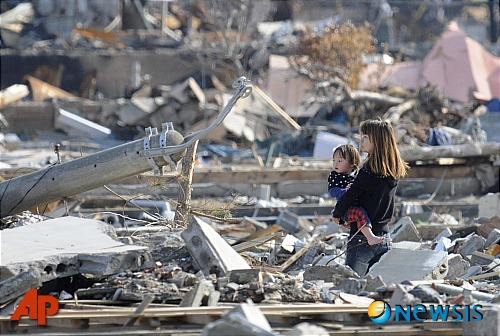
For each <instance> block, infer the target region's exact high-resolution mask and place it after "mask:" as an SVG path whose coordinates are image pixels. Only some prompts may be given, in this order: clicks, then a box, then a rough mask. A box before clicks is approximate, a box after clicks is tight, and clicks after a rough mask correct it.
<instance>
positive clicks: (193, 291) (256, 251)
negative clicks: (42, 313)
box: [0, 214, 500, 335]
mask: <svg viewBox="0 0 500 336" xmlns="http://www.w3.org/2000/svg"><path fill="white" fill-rule="evenodd" d="M31 220H32V223H27V221H24V222H22V221H19V223H18V224H19V225H21V226H16V227H13V228H11V229H5V230H3V231H2V240H3V241H2V245H3V249H2V265H1V267H0V269H1V271H2V272H1V273H2V279H1V280H2V282H1V284H2V286H0V288H1V289H0V293H1V295H0V297H1V298H2V299H1V300H2V301H1V302H0V303H1V304H2V314H1V315H2V317H1V318H0V319H1V320H2V321H6V320H8V318H9V316H10V315H11V314H12V312H13V310H14V308H15V307H16V304H17V303H18V302H19V300H20V299H21V298H22V296H23V295H24V294H25V293H26V291H27V290H28V289H30V288H33V287H39V291H40V292H41V293H47V294H48V293H50V294H51V295H54V296H56V297H57V298H58V299H59V302H60V305H61V308H62V309H61V310H60V312H61V313H63V314H66V312H69V311H72V310H75V309H81V308H83V307H85V306H87V305H89V306H88V308H92V307H95V308H94V309H96V308H97V309H109V308H110V307H112V306H114V307H115V309H117V311H119V310H120V309H123V312H124V318H125V317H127V318H131V315H130V310H127V308H126V307H133V306H135V305H136V304H138V303H141V302H142V304H141V305H142V306H143V307H142V310H141V312H139V313H137V312H136V315H134V316H135V317H136V319H137V318H142V317H144V318H147V316H149V314H151V312H149V313H148V310H149V309H153V311H154V310H155V309H160V307H161V310H162V311H164V313H167V312H168V310H169V309H177V308H176V307H179V308H188V307H189V308H193V309H194V308H196V307H204V306H207V307H213V308H216V307H225V309H226V310H225V311H226V314H224V315H223V316H221V315H219V318H220V320H219V319H217V318H216V317H212V318H211V319H212V320H213V321H214V322H213V323H209V324H207V325H205V327H204V328H203V332H204V333H205V334H206V335H219V333H218V332H219V331H220V329H219V328H221V325H223V326H225V327H229V326H230V327H231V328H232V329H231V330H234V331H236V330H238V331H239V332H248V330H259V328H263V329H264V330H267V332H268V333H269V334H273V335H278V334H280V333H277V331H276V330H274V331H273V329H272V328H273V327H272V326H273V323H271V324H269V322H268V321H267V319H266V318H265V316H266V315H268V314H269V316H272V313H269V312H268V311H267V310H266V309H268V308H269V309H270V308H271V307H275V306H276V305H278V307H279V306H280V305H285V307H288V306H287V305H289V304H298V303H301V304H314V305H317V304H318V303H322V304H329V305H333V306H334V307H337V308H338V309H339V310H338V312H339V313H342V307H343V306H344V308H345V309H346V310H348V308H349V307H351V305H356V306H357V307H364V309H365V312H364V314H366V312H367V310H366V309H368V306H369V305H370V303H371V302H374V301H377V300H383V301H386V302H388V303H389V304H390V305H391V307H395V306H396V305H401V306H403V307H404V306H407V305H410V306H415V305H419V304H425V305H429V304H431V305H432V304H438V305H460V306H468V305H475V304H479V305H481V308H482V309H483V310H480V312H481V313H482V314H484V316H486V315H488V314H490V310H491V311H492V312H494V311H495V309H496V311H497V310H498V303H499V302H500V291H499V290H498V289H499V288H500V287H499V285H500V269H499V267H500V259H499V256H500V218H499V217H498V216H494V217H492V218H489V219H487V218H479V219H477V220H476V221H475V222H474V223H472V224H471V225H468V226H466V227H462V228H461V229H459V230H456V231H455V232H454V233H452V231H451V230H450V229H448V228H447V229H445V230H444V231H443V232H441V233H439V234H438V235H437V236H436V237H434V239H432V240H422V238H421V237H420V234H419V232H418V230H417V228H416V226H415V225H414V224H413V222H412V220H411V218H410V217H402V218H400V219H399V220H398V221H397V222H396V223H395V224H394V225H393V226H392V227H391V232H390V235H391V239H392V241H393V249H392V250H390V251H389V252H387V253H386V254H385V255H384V256H383V257H382V258H381V260H380V261H379V262H378V263H377V264H375V265H373V267H372V268H371V269H370V271H369V273H368V274H367V275H366V276H365V277H360V276H359V275H358V274H356V273H355V272H353V271H352V270H351V269H350V268H349V267H347V266H344V265H343V263H344V261H343V256H344V253H345V248H344V246H345V244H346V241H347V233H346V232H344V229H343V228H341V227H340V226H338V225H337V224H335V223H333V222H326V223H325V224H324V225H320V226H315V225H313V223H312V222H309V221H307V220H304V219H303V218H300V217H298V216H293V215H292V214H284V215H283V216H280V218H279V220H278V221H277V223H276V224H274V225H267V224H266V223H263V222H259V221H256V220H252V219H251V218H249V219H246V220H244V221H242V222H241V223H239V224H232V225H230V226H229V227H228V225H227V224H225V225H221V223H220V222H218V221H217V220H213V219H208V218H205V219H203V218H201V217H199V216H190V219H189V225H188V226H187V228H185V229H183V228H173V227H172V226H169V225H156V226H146V227H144V230H139V229H137V231H136V232H132V231H130V230H121V231H120V232H119V234H118V235H117V232H118V230H117V231H115V229H114V228H113V226H112V225H110V224H106V223H104V222H102V221H96V220H90V219H83V218H77V217H61V218H57V219H52V220H43V221H38V222H37V220H36V219H34V218H31ZM23 224H25V225H23ZM148 231H149V232H148ZM42 232H43V234H41V233H42ZM219 232H220V234H219ZM249 233H250V234H249ZM30 237H33V238H30ZM35 237H38V238H35ZM90 237H91V238H90ZM21 243H22V244H24V246H25V250H26V251H33V252H34V254H33V255H29V254H26V253H23V254H19V253H16V248H15V246H18V245H19V244H21ZM409 260H410V261H411V262H408V261H409ZM26 269H29V272H26V271H25V270H26ZM75 304H76V305H75ZM150 304H151V306H149V305H150ZM235 304H236V306H235ZM96 305H98V306H96ZM247 305H249V307H247ZM118 306H119V307H123V308H119V307H118ZM98 307H101V308H98ZM231 307H233V310H230V312H228V311H229V309H230V308H231ZM266 307H268V308H266ZM298 307H300V306H298ZM322 307H324V306H322V305H319V306H318V307H317V308H316V312H315V313H312V312H309V314H313V316H312V317H311V316H310V319H309V322H310V324H311V325H313V326H314V328H317V330H320V331H321V332H319V333H311V330H310V329H307V330H308V331H302V333H299V334H300V335H311V334H315V335H323V334H325V335H326V334H328V333H332V332H333V333H334V329H337V328H339V327H338V325H336V326H335V328H334V329H331V327H329V326H328V323H326V322H327V321H328V320H329V318H327V317H322V315H321V314H322V313H321V311H322V309H323V308H322ZM246 309H251V312H252V313H251V314H258V315H261V316H262V318H261V319H259V320H257V319H255V316H253V315H247V314H244V318H242V317H240V318H239V319H234V318H233V316H232V315H233V314H236V313H235V311H239V310H244V311H245V310H246ZM261 310H262V312H260V311H261ZM293 314H297V312H295V313H293ZM298 314H299V315H300V314H301V313H298ZM302 314H305V315H307V313H302ZM344 314H346V312H344ZM284 315H285V316H286V313H284ZM161 316H162V315H161V314H159V315H157V319H158V318H159V321H156V323H160V325H162V324H163V323H166V322H167V321H170V320H169V318H167V317H161ZM488 316H489V315H488ZM496 316H497V317H496V318H492V319H486V318H484V319H482V320H481V321H474V330H483V331H484V330H493V329H491V328H498V323H500V321H499V320H498V312H497V315H496ZM56 317H57V315H56V316H54V319H55V318H56ZM75 318H78V317H77V316H75ZM271 320H272V318H271ZM363 320H364V323H365V326H366V323H367V322H366V318H365V319H363ZM334 321H335V318H334ZM443 321H445V320H443ZM53 322H54V323H55V324H53ZM134 322H135V320H134V321H133V322H131V324H130V326H132V325H133V324H134ZM107 323H109V321H107ZM170 323H171V321H170ZM177 323H180V324H179V326H180V325H182V324H183V323H184V324H186V323H188V324H194V325H196V324H197V323H201V324H205V323H207V321H206V320H203V321H202V322H200V321H198V322H196V321H193V320H190V319H182V321H178V322H177ZM345 323H346V326H345V327H346V328H347V326H348V325H352V324H354V325H355V324H357V323H359V321H358V322H356V319H354V320H347V321H346V322H345ZM471 323H472V322H471ZM93 324H94V325H92V326H91V328H93V329H91V330H98V329H95V328H99V327H103V325H100V324H99V323H98V322H93ZM57 325H58V323H56V322H55V320H54V321H53V320H52V319H51V317H50V316H49V317H48V320H47V326H48V327H56V326H57ZM141 325H142V327H143V328H146V329H147V328H152V327H154V323H153V324H152V322H147V323H142V324H141ZM294 325H295V327H297V328H298V327H299V326H298V325H299V323H292V325H290V324H288V325H287V326H286V328H285V327H284V326H283V325H280V324H276V325H275V326H274V327H278V330H292V329H293V327H294ZM311 325H309V327H311V328H312V326H311ZM370 325H371V327H372V328H380V326H379V325H376V324H370ZM68 326H69V325H67V326H66V327H68ZM171 326H172V325H171ZM87 327H88V326H87ZM302 327H303V326H302ZM414 327H416V326H414ZM463 327H464V328H466V323H465V322H464V323H463ZM26 328H28V329H26ZM29 328H33V326H31V327H30V326H29V325H26V324H25V323H23V320H20V321H19V322H18V324H15V325H14V324H11V325H10V330H16V329H17V330H19V331H21V330H30V329H29ZM340 328H342V327H340ZM476 328H479V329H476ZM495 330H496V329H495ZM290 332H291V331H290ZM284 335H292V334H291V333H290V334H288V333H284ZM294 335H295V334H294ZM477 335H487V334H486V333H481V332H480V333H479V334H477Z"/></svg>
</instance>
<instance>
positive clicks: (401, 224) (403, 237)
mask: <svg viewBox="0 0 500 336" xmlns="http://www.w3.org/2000/svg"><path fill="white" fill-rule="evenodd" d="M389 235H390V236H391V239H392V242H393V243H397V242H401V241H413V242H421V241H422V238H421V237H420V233H419V232H418V230H417V227H416V226H415V224H413V221H412V220H411V218H410V217H409V216H405V217H402V218H401V219H399V220H398V221H397V222H396V223H395V224H393V225H392V226H391V229H390V230H389Z"/></svg>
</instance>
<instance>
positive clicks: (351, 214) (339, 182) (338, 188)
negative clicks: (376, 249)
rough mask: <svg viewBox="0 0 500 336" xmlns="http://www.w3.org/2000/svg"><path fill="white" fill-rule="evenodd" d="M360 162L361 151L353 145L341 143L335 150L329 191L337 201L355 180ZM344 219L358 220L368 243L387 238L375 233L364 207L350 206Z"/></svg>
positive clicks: (350, 221) (378, 241)
mask: <svg viewBox="0 0 500 336" xmlns="http://www.w3.org/2000/svg"><path fill="white" fill-rule="evenodd" d="M359 162H360V157H359V153H358V151H357V150H356V148H355V147H354V146H352V145H340V146H337V147H336V148H335V149H334V150H333V170H332V172H331V173H330V176H328V193H329V194H330V196H332V197H335V198H336V199H337V201H338V200H339V199H340V198H341V197H342V195H344V194H345V192H346V190H348V189H349V187H350V185H351V184H352V182H353V181H354V178H355V175H354V174H355V172H356V171H357V169H358V165H359ZM332 215H333V211H332ZM342 219H343V220H344V222H346V223H352V222H356V225H357V228H358V230H360V231H361V233H363V235H364V236H365V237H366V239H367V241H368V245H375V244H380V243H381V242H383V241H384V239H385V238H384V237H379V236H376V235H374V234H373V232H372V230H371V226H372V223H371V221H370V218H369V217H368V215H367V213H366V211H365V210H364V209H363V208H362V207H359V206H354V205H353V206H351V207H349V209H348V210H347V212H346V213H345V215H344V218H342ZM347 225H348V224H347Z"/></svg>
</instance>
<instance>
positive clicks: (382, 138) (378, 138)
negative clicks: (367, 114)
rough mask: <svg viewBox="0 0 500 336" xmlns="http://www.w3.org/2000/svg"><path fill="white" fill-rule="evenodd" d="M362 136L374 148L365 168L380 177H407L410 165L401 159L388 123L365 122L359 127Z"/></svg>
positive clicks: (364, 164)
mask: <svg viewBox="0 0 500 336" xmlns="http://www.w3.org/2000/svg"><path fill="white" fill-rule="evenodd" d="M359 131H360V133H361V134H366V135H368V137H369V138H370V141H371V142H372V143H373V145H374V148H373V152H372V153H371V154H368V156H367V158H366V159H365V161H364V163H363V166H365V167H367V168H369V169H370V170H371V171H372V172H374V173H375V174H378V175H391V176H392V177H393V178H395V179H399V178H401V177H404V176H406V172H407V170H408V169H409V166H408V163H407V162H405V161H404V160H403V159H402V158H401V154H400V153H399V150H398V146H397V144H396V138H395V137H394V130H393V129H392V126H391V124H390V123H389V122H387V121H382V120H365V121H363V122H361V124H360V126H359Z"/></svg>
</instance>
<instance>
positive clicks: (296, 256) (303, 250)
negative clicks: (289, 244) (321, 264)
mask: <svg viewBox="0 0 500 336" xmlns="http://www.w3.org/2000/svg"><path fill="white" fill-rule="evenodd" d="M318 239H319V238H318V237H314V238H313V239H311V240H310V241H309V242H307V244H306V245H304V247H302V248H301V249H300V250H299V251H298V252H297V253H295V254H294V255H293V256H292V257H291V258H289V259H288V260H287V261H286V262H285V263H284V264H283V265H281V272H284V271H285V270H286V269H287V268H288V267H290V266H291V265H292V264H293V263H294V262H295V261H297V259H299V258H300V257H302V256H303V255H304V254H305V253H306V252H307V250H309V249H310V248H311V247H312V246H313V245H314V244H316V243H317V242H318Z"/></svg>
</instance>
